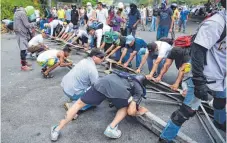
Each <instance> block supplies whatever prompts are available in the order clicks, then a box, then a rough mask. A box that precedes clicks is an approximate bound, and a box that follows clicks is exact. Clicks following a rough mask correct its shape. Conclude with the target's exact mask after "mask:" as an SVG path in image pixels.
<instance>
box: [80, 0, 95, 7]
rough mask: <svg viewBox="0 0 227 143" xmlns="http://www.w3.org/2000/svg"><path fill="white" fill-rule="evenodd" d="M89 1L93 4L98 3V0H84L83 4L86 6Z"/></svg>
mask: <svg viewBox="0 0 227 143" xmlns="http://www.w3.org/2000/svg"><path fill="white" fill-rule="evenodd" d="M87 2H90V3H91V4H92V6H95V5H96V0H82V5H83V6H86V4H87Z"/></svg>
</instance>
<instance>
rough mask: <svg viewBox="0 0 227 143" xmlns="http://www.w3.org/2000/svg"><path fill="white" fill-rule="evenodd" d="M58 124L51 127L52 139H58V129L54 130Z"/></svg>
mask: <svg viewBox="0 0 227 143" xmlns="http://www.w3.org/2000/svg"><path fill="white" fill-rule="evenodd" d="M57 126H58V125H55V126H53V127H51V132H50V134H51V140H52V141H57V140H58V137H59V135H60V131H55V129H56V128H57Z"/></svg>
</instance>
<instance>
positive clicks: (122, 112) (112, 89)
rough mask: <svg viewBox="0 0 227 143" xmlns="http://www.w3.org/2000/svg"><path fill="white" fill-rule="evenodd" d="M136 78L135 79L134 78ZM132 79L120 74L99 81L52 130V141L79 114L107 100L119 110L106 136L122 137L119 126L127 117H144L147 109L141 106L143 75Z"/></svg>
mask: <svg viewBox="0 0 227 143" xmlns="http://www.w3.org/2000/svg"><path fill="white" fill-rule="evenodd" d="M133 77H134V78H133ZM133 77H132V76H131V78H128V79H126V78H123V77H122V76H120V74H116V72H114V73H113V74H110V75H107V76H105V77H103V78H101V79H100V80H98V81H97V82H96V83H95V84H94V85H93V86H92V87H91V88H90V89H89V90H88V91H87V92H86V93H85V95H84V96H82V97H81V98H80V99H79V100H77V101H76V103H75V104H74V105H73V106H72V108H70V109H69V110H68V112H67V113H66V118H65V119H63V120H61V122H60V124H59V125H57V126H53V127H52V128H51V140H52V141H56V140H57V139H58V137H59V134H60V130H62V128H63V127H64V126H65V125H66V124H68V123H69V122H70V121H71V120H72V119H73V118H74V117H75V115H77V112H78V111H79V110H80V109H81V108H83V107H84V106H86V105H87V104H89V105H93V106H96V105H99V104H101V103H102V101H104V100H105V99H109V100H110V101H111V102H112V103H113V105H114V106H115V107H116V108H117V109H118V111H117V113H116V116H115V118H114V120H113V121H112V123H110V124H109V125H108V126H107V128H106V130H105V132H104V134H105V135H106V136H107V137H109V138H113V139H117V138H120V137H121V131H120V130H119V129H118V124H119V123H120V122H121V121H122V120H123V119H124V118H125V117H126V116H127V115H130V116H136V115H142V114H144V113H145V112H147V109H146V108H144V107H140V106H139V102H140V101H141V98H142V96H143V95H145V87H144V82H145V80H146V78H145V76H143V75H134V76H133Z"/></svg>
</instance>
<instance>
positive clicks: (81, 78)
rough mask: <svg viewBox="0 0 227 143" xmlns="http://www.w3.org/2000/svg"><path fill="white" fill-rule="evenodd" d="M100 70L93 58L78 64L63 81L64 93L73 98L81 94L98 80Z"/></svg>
mask: <svg viewBox="0 0 227 143" xmlns="http://www.w3.org/2000/svg"><path fill="white" fill-rule="evenodd" d="M98 77H99V75H98V70H97V69H96V65H95V62H94V61H93V59H92V58H90V57H89V58H86V59H83V60H81V61H80V62H79V63H77V64H76V65H75V66H74V68H73V69H72V70H70V71H69V72H68V73H67V74H66V75H65V76H64V77H63V79H62V82H61V86H62V87H63V89H64V91H65V92H66V93H67V94H69V95H71V96H73V95H74V94H75V95H78V94H80V93H81V92H83V91H84V90H86V89H87V88H88V87H90V86H91V85H92V84H93V83H95V82H96V81H97V80H98Z"/></svg>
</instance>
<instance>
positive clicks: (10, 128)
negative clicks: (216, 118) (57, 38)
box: [1, 23, 210, 143]
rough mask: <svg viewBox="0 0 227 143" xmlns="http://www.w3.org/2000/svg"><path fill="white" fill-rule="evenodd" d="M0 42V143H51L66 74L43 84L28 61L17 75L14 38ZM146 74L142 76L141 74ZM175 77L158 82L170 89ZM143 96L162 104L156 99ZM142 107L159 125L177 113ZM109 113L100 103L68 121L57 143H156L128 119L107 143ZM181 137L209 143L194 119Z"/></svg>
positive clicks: (152, 37)
mask: <svg viewBox="0 0 227 143" xmlns="http://www.w3.org/2000/svg"><path fill="white" fill-rule="evenodd" d="M197 26H198V24H196V23H189V27H188V31H189V32H188V33H193V32H194V31H195V29H196V27H197ZM177 35H182V33H177ZM137 36H138V37H141V38H143V39H145V40H146V41H147V42H151V41H153V40H155V37H156V33H154V32H144V31H138V32H137ZM1 40H2V41H1V42H2V45H1V46H2V48H1V53H2V61H1V66H2V69H1V73H2V74H1V81H2V84H1V90H2V104H1V106H2V124H1V125H2V143H48V142H51V141H50V127H51V126H52V125H55V124H57V123H58V122H59V121H60V119H62V118H63V117H64V115H65V110H64V108H63V104H64V103H65V102H66V101H67V98H66V97H65V96H64V94H63V91H62V88H61V86H60V83H61V79H62V77H63V76H64V75H65V74H66V73H67V72H68V71H69V69H68V68H57V69H56V70H55V71H53V74H54V75H55V77H54V78H53V79H43V78H42V76H41V73H40V71H41V67H39V66H38V65H37V63H36V61H29V62H31V63H32V64H33V68H34V70H33V71H30V72H22V71H20V57H19V49H18V46H17V43H16V40H15V35H10V34H3V35H2V37H1ZM50 47H51V48H56V47H59V46H55V45H52V46H50ZM82 58H83V56H82V55H76V54H75V53H72V56H71V59H72V60H73V61H74V62H75V63H76V62H78V61H79V60H81V59H82ZM146 68H147V67H146ZM146 68H145V70H144V71H145V72H147V69H146ZM100 76H103V74H100ZM176 76H177V70H176V68H175V65H173V66H172V67H171V69H170V70H169V71H168V73H167V75H166V76H165V77H164V81H165V82H167V83H170V84H171V83H173V82H174V81H175V78H176ZM149 96H152V97H156V98H160V99H166V98H165V97H161V96H160V95H154V94H153V95H149ZM166 100H168V99H166ZM143 104H144V105H145V106H146V107H147V108H149V110H150V111H151V112H152V113H154V114H156V115H157V116H159V117H160V118H162V119H163V120H165V121H167V120H168V119H169V116H170V115H171V113H172V112H173V111H175V110H176V109H177V106H172V105H165V104H157V103H152V102H149V101H144V102H143ZM115 113H116V109H115V108H109V106H108V103H107V102H103V103H102V104H101V105H100V106H98V107H97V108H95V109H93V110H91V111H88V112H86V113H83V114H82V115H80V117H79V118H78V119H77V120H76V121H72V122H71V123H70V125H68V126H67V127H66V128H65V129H64V130H63V131H62V136H61V137H60V139H59V141H58V142H59V143H75V142H76V143H87V142H89V143H98V142H102V143H106V142H111V143H122V142H125V143H148V142H150V143H154V142H156V141H157V140H158V137H157V136H156V135H154V134H153V133H152V132H150V131H149V130H147V129H146V128H144V127H143V126H142V125H141V124H139V123H138V122H137V121H135V120H134V119H133V118H131V117H127V118H126V119H125V120H123V121H122V122H121V123H120V125H119V129H120V130H121V131H122V132H123V134H122V137H121V138H120V139H117V140H112V139H108V138H107V137H105V136H104V135H103V132H104V130H105V128H106V127H107V125H108V124H109V123H110V122H111V121H112V119H113V118H114V115H115ZM181 131H183V132H184V133H185V134H187V135H188V136H190V137H191V138H193V139H194V140H196V141H198V142H200V143H209V142H210V141H209V139H208V136H207V135H206V134H205V131H204V129H203V128H202V126H201V125H200V124H199V123H198V119H197V118H193V119H192V120H190V121H189V122H187V123H186V124H184V126H183V128H182V130H181Z"/></svg>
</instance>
